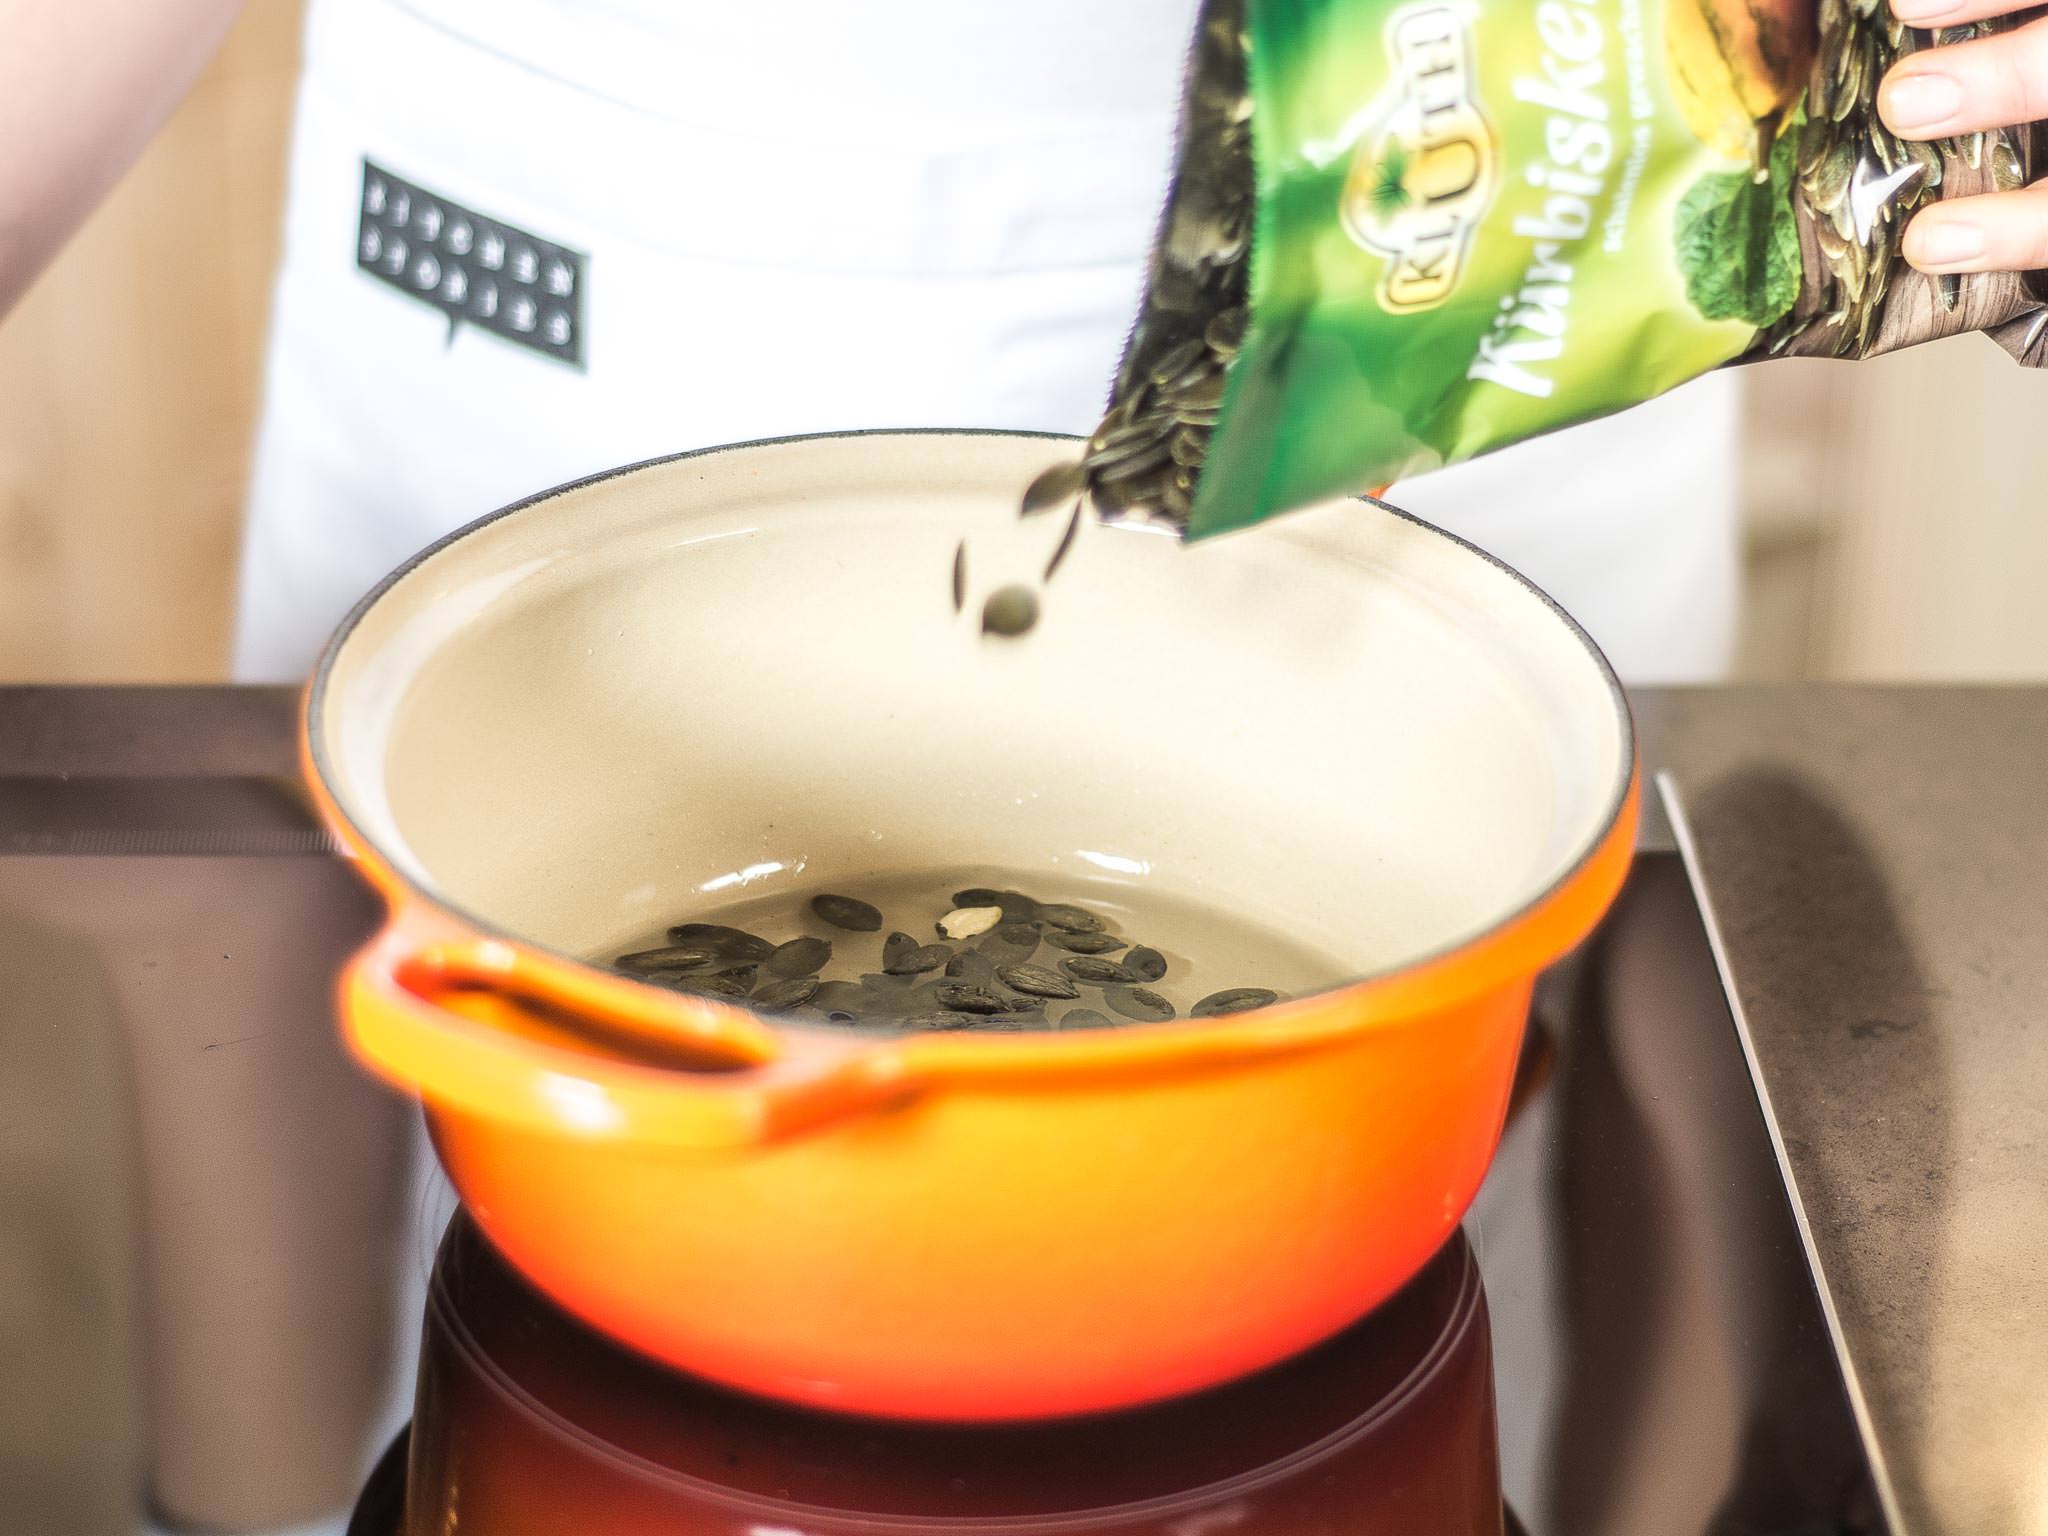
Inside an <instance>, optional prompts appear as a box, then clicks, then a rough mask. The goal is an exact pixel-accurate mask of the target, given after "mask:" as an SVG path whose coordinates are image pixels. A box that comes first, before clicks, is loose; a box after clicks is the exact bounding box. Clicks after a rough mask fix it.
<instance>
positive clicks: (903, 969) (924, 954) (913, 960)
mask: <svg viewBox="0 0 2048 1536" xmlns="http://www.w3.org/2000/svg"><path fill="white" fill-rule="evenodd" d="M952 955H953V951H952V950H950V949H948V948H947V947H946V946H945V945H943V944H920V945H918V946H917V947H916V948H915V949H913V950H911V951H910V952H909V953H907V954H902V955H898V956H897V957H896V958H895V959H894V960H891V961H885V962H884V963H883V967H882V968H883V969H884V970H886V971H888V972H889V973H890V974H891V975H893V976H921V975H923V974H924V973H925V972H926V971H936V970H937V969H938V968H939V967H940V966H942V965H944V964H945V963H946V962H947V961H948V960H949V959H951V958H952Z"/></svg>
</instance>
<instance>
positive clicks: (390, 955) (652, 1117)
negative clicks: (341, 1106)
mask: <svg viewBox="0 0 2048 1536" xmlns="http://www.w3.org/2000/svg"><path fill="white" fill-rule="evenodd" d="M341 1013H342V1018H343V1020H344V1025H345V1030H346V1033H347V1037H348V1041H349V1045H350V1047H351V1048H352V1049H353V1050H354V1052H355V1053H356V1055H357V1057H358V1058H359V1059H360V1060H361V1061H362V1062H363V1064H364V1065H365V1066H367V1067H368V1068H370V1070H372V1071H373V1072H375V1073H376V1074H377V1075H378V1076H380V1077H383V1078H384V1079H385V1080H387V1081H388V1082H391V1083H393V1084H395V1085H396V1086H398V1087H400V1088H403V1089H405V1090H406V1091H407V1092H410V1093H414V1094H417V1095H418V1096H420V1097H421V1098H422V1099H424V1100H426V1101H427V1103H428V1104H429V1106H430V1107H432V1108H436V1109H445V1110H451V1111H455V1112H459V1113H467V1114H474V1115H478V1116H482V1117H485V1118H489V1119H493V1120H498V1121H511V1122H514V1123H516V1124H519V1125H522V1126H524V1127H526V1128H528V1129H531V1130H534V1131H537V1132H541V1133H545V1134H549V1135H557V1136H560V1135H569V1136H589V1137H597V1138H620V1139H627V1140H632V1141H636V1142H644V1143H647V1144H650V1145H661V1146H668V1147H677V1148H689V1149H698V1150H716V1149H721V1148H723V1149H731V1148H738V1147H746V1146H755V1145H759V1144H761V1143H764V1142H768V1141H773V1140H776V1139H778V1138H780V1137H783V1136H787V1135H791V1134H793V1133H795V1132H798V1131H803V1130H809V1129H813V1128H815V1127H818V1126H820V1125H823V1124H825V1123H827V1122H830V1121H834V1120H841V1119H846V1118H849V1117H851V1116H854V1115H859V1114H864V1113H867V1112H869V1111H871V1110H874V1109H878V1108H882V1107H885V1106H887V1105H890V1104H894V1103H899V1102H901V1101H902V1100H904V1099H907V1098H909V1097H910V1096H912V1095H913V1094H915V1093H916V1092H917V1091H918V1088H919V1087H920V1086H921V1085H920V1084H918V1083H917V1082H915V1081H914V1080H913V1078H912V1074H911V1073H910V1072H909V1071H908V1069H907V1067H906V1064H905V1062H904V1061H903V1059H902V1056H901V1053H900V1052H898V1051H897V1050H895V1049H894V1048H893V1047H892V1045H891V1043H890V1042H886V1041H878V1042H855V1041H842V1040H837V1039H834V1038H832V1037H830V1036H825V1035H821V1034H814V1033H811V1032H797V1031H790V1032H783V1031H778V1030H774V1029H771V1028H770V1027H768V1026H767V1025H766V1024H764V1023H763V1022H762V1021H761V1020H760V1019H758V1018H756V1017H755V1016H754V1015H752V1014H750V1013H747V1012H745V1011H744V1010H742V1009H737V1008H726V1007H723V1006H721V1005H719V1004H717V1003H715V1002H711V1001H709V1000H706V999H698V998H691V997H685V996H682V995H681V994H669V993H663V992H660V991H657V990H656V989H654V988H652V987H645V986H641V985H640V984H638V983H636V982H631V981H628V980H626V979H624V978H623V977H618V978H614V977H608V976H603V975H600V974H597V973H594V972H592V971H589V970H587V969H585V968H583V967H580V966H575V965H572V964H571V963H569V962H567V961H564V960H559V959H556V958H554V957H552V956H548V955H539V954H535V953H533V952H531V951H529V950H524V949H522V948H520V947H519V946H517V945H513V944H508V943H505V942H503V941H502V940H497V939H488V938H485V939H479V938H476V937H474V936H471V935H466V934H461V933H456V932H450V933H447V934H433V933H430V932H429V931H427V928H426V925H425V924H424V923H423V922H422V921H420V920H419V919H416V918H408V917H404V916H401V917H399V918H397V919H395V920H394V921H393V922H392V923H391V924H390V925H389V926H387V927H386V928H385V929H384V930H383V931H382V932H381V933H379V934H378V935H377V937H376V938H374V939H373V940H371V942H370V943H369V945H367V946H366V947H365V948H364V949H363V950H362V951H361V952H360V953H358V954H357V955H356V956H355V957H354V959H352V960H351V961H350V962H349V963H348V965H347V967H346V968H345V969H344V971H343V973H342V978H341Z"/></svg>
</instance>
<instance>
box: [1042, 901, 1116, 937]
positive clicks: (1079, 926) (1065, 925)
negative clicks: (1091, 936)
mask: <svg viewBox="0 0 2048 1536" xmlns="http://www.w3.org/2000/svg"><path fill="white" fill-rule="evenodd" d="M1038 915H1039V917H1040V918H1041V919H1042V920H1044V921H1045V922H1047V923H1050V924H1051V925H1052V926H1053V927H1055V928H1057V929H1059V930H1060V931H1061V932H1062V933H1100V932H1102V930H1103V929H1104V928H1106V927H1107V926H1109V925H1108V924H1106V923H1105V922H1103V920H1102V919H1101V918H1099V917H1097V916H1096V915H1095V914H1094V913H1093V912H1090V911H1089V910H1088V909H1087V908H1086V907H1077V906H1073V905H1072V904H1070V903H1068V902H1064V901H1051V902H1047V903H1045V904H1044V905H1043V906H1041V907H1040V908H1039V909H1038Z"/></svg>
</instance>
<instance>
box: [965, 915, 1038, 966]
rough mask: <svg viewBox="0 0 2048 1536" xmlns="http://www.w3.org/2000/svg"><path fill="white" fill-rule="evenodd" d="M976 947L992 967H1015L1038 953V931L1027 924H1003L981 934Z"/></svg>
mask: <svg viewBox="0 0 2048 1536" xmlns="http://www.w3.org/2000/svg"><path fill="white" fill-rule="evenodd" d="M976 947H977V948H979V949H980V951H981V952H982V953H983V954H984V955H986V956H988V958H989V961H990V963H991V964H993V965H1017V964H1020V963H1022V962H1023V961H1026V960H1029V959H1030V958H1031V957H1032V956H1033V955H1034V954H1036V953H1037V952H1038V930H1037V929H1036V928H1034V927H1032V926H1031V925H1030V924H1029V923H1004V924H1003V925H1002V926H1000V927H997V928H991V929H990V930H989V931H988V932H987V933H985V934H983V935H982V938H981V943H980V944H979V945H978V946H976Z"/></svg>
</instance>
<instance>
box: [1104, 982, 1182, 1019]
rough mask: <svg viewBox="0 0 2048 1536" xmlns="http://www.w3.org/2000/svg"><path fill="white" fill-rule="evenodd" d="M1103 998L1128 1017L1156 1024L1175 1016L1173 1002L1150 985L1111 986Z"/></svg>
mask: <svg viewBox="0 0 2048 1536" xmlns="http://www.w3.org/2000/svg"><path fill="white" fill-rule="evenodd" d="M1102 1000H1103V1001H1104V1002H1105V1003H1108V1004H1109V1006H1110V1007H1111V1008H1113V1009H1115V1010H1116V1011H1117V1012H1118V1013H1120V1014H1122V1015H1123V1016H1124V1017H1125V1018H1127V1019H1143V1020H1145V1021H1146V1022H1147V1023H1153V1024H1156V1023H1159V1022H1161V1021H1163V1020H1166V1019H1170V1018H1172V1017H1173V1011H1174V1010H1173V1004H1172V1003H1169V1002H1168V1001H1167V1000H1166V999H1165V998H1163V997H1161V996H1160V995H1159V994H1158V993H1157V992H1154V991H1153V990H1152V989H1151V988H1150V987H1111V988H1110V989H1109V990H1108V991H1106V992H1104V993H1103V994H1102Z"/></svg>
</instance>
